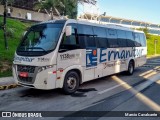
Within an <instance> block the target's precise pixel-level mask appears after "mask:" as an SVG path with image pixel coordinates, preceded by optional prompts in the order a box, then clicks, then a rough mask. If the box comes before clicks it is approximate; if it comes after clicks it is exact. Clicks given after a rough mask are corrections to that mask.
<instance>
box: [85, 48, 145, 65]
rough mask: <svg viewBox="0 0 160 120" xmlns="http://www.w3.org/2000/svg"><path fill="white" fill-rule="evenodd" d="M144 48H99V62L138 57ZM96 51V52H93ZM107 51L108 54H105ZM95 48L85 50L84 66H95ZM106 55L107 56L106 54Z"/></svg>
mask: <svg viewBox="0 0 160 120" xmlns="http://www.w3.org/2000/svg"><path fill="white" fill-rule="evenodd" d="M143 50H144V49H135V48H133V49H131V50H122V51H117V50H110V51H108V52H107V49H106V48H101V49H100V58H99V63H103V62H106V61H111V60H117V59H118V60H123V59H127V58H129V57H140V56H142V52H143ZM95 51H96V54H95ZM107 53H108V54H107ZM97 54H98V53H97V50H96V49H88V50H86V67H92V66H97ZM107 55H108V56H107Z"/></svg>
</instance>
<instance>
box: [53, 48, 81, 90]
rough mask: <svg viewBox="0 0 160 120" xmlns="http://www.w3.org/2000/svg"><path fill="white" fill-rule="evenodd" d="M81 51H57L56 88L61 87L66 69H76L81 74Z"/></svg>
mask: <svg viewBox="0 0 160 120" xmlns="http://www.w3.org/2000/svg"><path fill="white" fill-rule="evenodd" d="M82 53H83V50H81V49H77V50H69V51H66V52H63V53H58V56H57V79H56V88H62V87H63V82H64V78H65V75H66V73H67V72H68V71H70V70H73V69H77V70H79V71H80V72H81V74H82V64H83V63H82V62H83V61H82V58H83V56H82ZM82 75H83V74H82Z"/></svg>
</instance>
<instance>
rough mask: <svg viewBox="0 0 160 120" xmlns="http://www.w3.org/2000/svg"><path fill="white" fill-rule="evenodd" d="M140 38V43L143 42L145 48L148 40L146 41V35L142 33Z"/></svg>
mask: <svg viewBox="0 0 160 120" xmlns="http://www.w3.org/2000/svg"><path fill="white" fill-rule="evenodd" d="M139 36H140V41H141V44H142V46H143V47H145V46H146V39H145V35H144V33H140V34H139Z"/></svg>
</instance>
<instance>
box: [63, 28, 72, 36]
mask: <svg viewBox="0 0 160 120" xmlns="http://www.w3.org/2000/svg"><path fill="white" fill-rule="evenodd" d="M65 32H66V36H70V35H72V26H66V31H65Z"/></svg>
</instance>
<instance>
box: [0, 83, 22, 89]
mask: <svg viewBox="0 0 160 120" xmlns="http://www.w3.org/2000/svg"><path fill="white" fill-rule="evenodd" d="M18 86H19V85H18V84H10V85H2V86H0V90H7V89H11V88H16V87H18Z"/></svg>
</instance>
